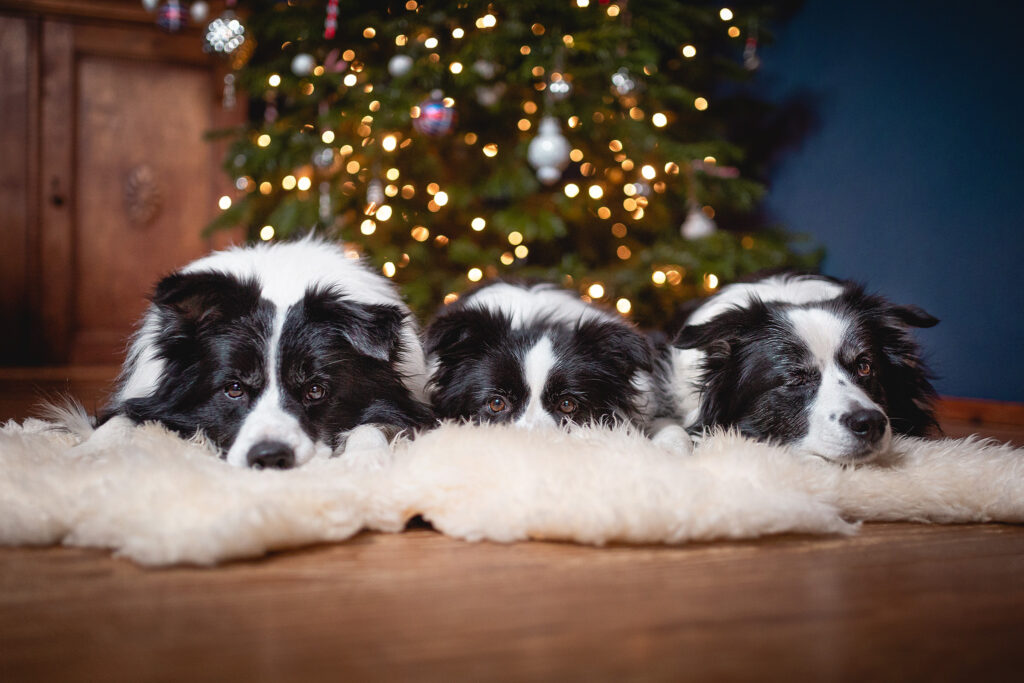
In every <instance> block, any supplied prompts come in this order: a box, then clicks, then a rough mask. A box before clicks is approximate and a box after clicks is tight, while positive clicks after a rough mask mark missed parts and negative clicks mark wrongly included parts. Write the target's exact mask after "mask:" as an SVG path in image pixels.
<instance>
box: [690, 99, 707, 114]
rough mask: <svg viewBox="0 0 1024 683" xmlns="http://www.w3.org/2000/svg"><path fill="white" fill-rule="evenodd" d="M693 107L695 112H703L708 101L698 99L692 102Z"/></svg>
mask: <svg viewBox="0 0 1024 683" xmlns="http://www.w3.org/2000/svg"><path fill="white" fill-rule="evenodd" d="M693 107H694V109H696V110H697V111H704V110H706V109H707V108H708V101H707V100H706V99H704V98H703V97H698V98H697V99H695V100H694V101H693Z"/></svg>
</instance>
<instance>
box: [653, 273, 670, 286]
mask: <svg viewBox="0 0 1024 683" xmlns="http://www.w3.org/2000/svg"><path fill="white" fill-rule="evenodd" d="M665 279H666V278H665V272H664V271H661V270H656V271H654V272H653V273H651V282H653V283H654V284H656V285H659V286H660V285H663V284H665Z"/></svg>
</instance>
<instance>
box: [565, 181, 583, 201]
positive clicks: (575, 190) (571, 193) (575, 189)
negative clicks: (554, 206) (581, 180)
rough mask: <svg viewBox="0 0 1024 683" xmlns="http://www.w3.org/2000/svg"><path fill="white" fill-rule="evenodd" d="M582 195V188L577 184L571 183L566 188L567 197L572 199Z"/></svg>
mask: <svg viewBox="0 0 1024 683" xmlns="http://www.w3.org/2000/svg"><path fill="white" fill-rule="evenodd" d="M579 193H580V186H579V185H577V184H576V183H569V184H568V185H566V186H565V196H566V197H568V198H569V199H572V198H573V197H575V196H576V195H578V194H579Z"/></svg>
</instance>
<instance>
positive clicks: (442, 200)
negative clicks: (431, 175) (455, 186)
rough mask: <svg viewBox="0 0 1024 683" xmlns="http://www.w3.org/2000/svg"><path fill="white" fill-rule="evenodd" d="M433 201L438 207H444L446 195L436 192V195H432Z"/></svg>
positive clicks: (446, 199)
mask: <svg viewBox="0 0 1024 683" xmlns="http://www.w3.org/2000/svg"><path fill="white" fill-rule="evenodd" d="M434 201H435V202H437V205H438V206H444V205H445V204H447V203H448V193H447V192H438V193H437V194H435V195H434Z"/></svg>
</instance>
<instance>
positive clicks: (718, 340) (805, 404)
mask: <svg viewBox="0 0 1024 683" xmlns="http://www.w3.org/2000/svg"><path fill="white" fill-rule="evenodd" d="M937 322H938V320H937V319H935V318H933V317H932V316H930V315H928V314H927V313H925V312H924V311H922V310H921V309H919V308H917V307H914V306H897V305H895V304H892V303H890V302H889V301H886V300H885V299H883V298H881V297H879V296H872V295H869V294H866V293H865V292H864V290H863V288H862V287H860V286H857V285H855V284H852V283H849V282H840V281H837V280H832V279H829V278H824V277H820V276H776V277H772V278H768V279H765V280H762V281H759V282H755V283H747V284H737V285H732V286H729V287H726V288H724V289H723V290H722V291H721V292H720V293H719V294H718V295H716V296H714V297H712V298H711V299H709V300H708V301H707V302H706V303H705V304H703V305H702V306H700V307H699V308H697V309H696V310H695V311H694V312H693V313H692V314H691V316H690V318H689V319H688V320H687V323H686V325H685V326H684V328H683V329H682V330H681V331H680V332H679V335H678V336H677V338H676V340H675V350H674V366H675V389H676V392H677V402H678V407H679V411H680V413H681V414H682V415H683V416H684V424H685V426H686V427H687V428H689V429H691V430H694V431H700V430H704V429H707V428H709V427H715V426H724V427H735V428H737V429H739V430H740V431H741V432H742V433H743V434H746V435H748V436H752V437H754V438H758V439H763V440H772V441H777V442H780V443H783V444H788V445H790V446H792V447H793V449H794V450H795V451H797V452H800V453H804V454H808V455H816V456H819V457H822V458H825V459H828V460H834V461H837V462H842V463H854V462H866V461H868V460H870V459H871V458H874V457H876V456H878V455H879V454H882V453H884V452H886V450H887V449H888V447H889V444H890V441H891V438H892V434H894V433H895V434H905V435H911V436H920V435H922V434H924V433H925V432H926V431H928V429H929V428H931V427H933V426H934V425H935V419H934V416H933V413H932V407H931V406H932V401H933V400H934V398H935V391H934V389H933V388H932V385H931V383H930V382H929V377H930V375H929V372H928V370H927V368H926V367H925V364H924V363H923V361H922V359H921V354H920V351H919V348H918V345H917V343H916V342H915V340H914V338H913V336H912V335H911V334H910V328H911V327H931V326H932V325H935V324H936V323H937Z"/></svg>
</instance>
